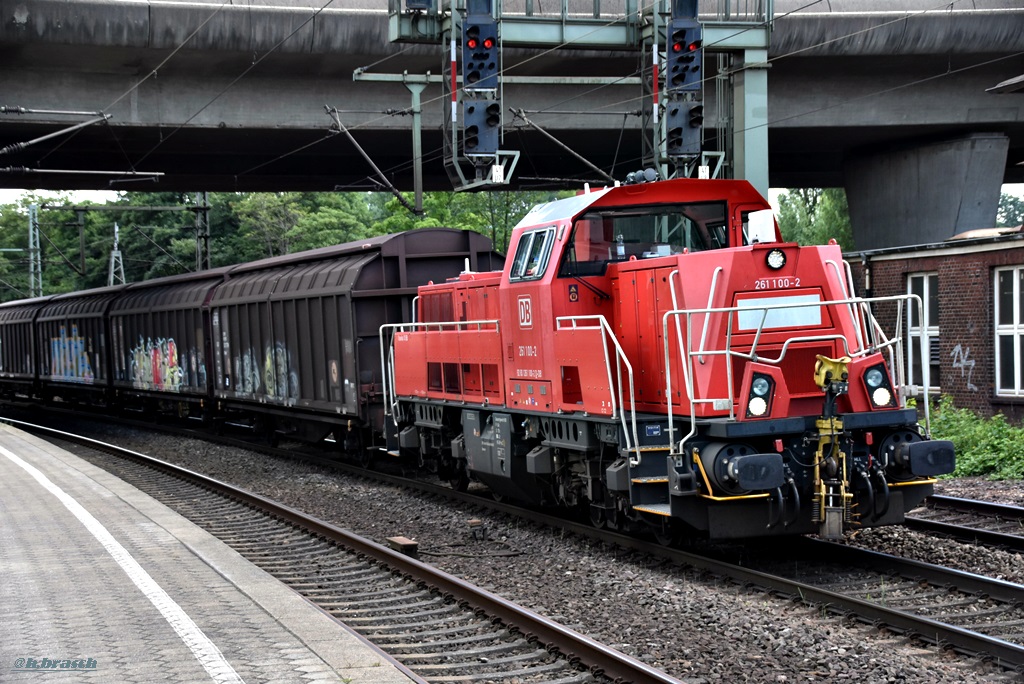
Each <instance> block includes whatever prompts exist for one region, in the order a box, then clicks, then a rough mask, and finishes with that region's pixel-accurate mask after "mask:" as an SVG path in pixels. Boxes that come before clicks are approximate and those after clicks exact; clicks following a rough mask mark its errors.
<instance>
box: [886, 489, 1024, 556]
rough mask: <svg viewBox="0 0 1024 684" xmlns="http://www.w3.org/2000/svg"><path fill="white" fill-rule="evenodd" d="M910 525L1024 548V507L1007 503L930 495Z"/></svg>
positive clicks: (909, 520)
mask: <svg viewBox="0 0 1024 684" xmlns="http://www.w3.org/2000/svg"><path fill="white" fill-rule="evenodd" d="M906 525H907V527H909V528H910V529H914V530H920V531H923V532H928V533H934V534H943V535H946V536H949V537H953V538H955V539H960V540H963V541H966V542H974V543H981V544H986V545H988V546H995V547H999V548H1004V549H1008V550H1011V551H1016V552H1024V508H1018V507H1016V506H1007V505H1004V504H996V503H990V502H987V501H975V500H973V499H958V498H954V497H949V496H930V497H928V499H927V500H926V501H925V507H924V508H920V509H918V510H916V511H914V513H913V515H911V516H908V517H907V522H906Z"/></svg>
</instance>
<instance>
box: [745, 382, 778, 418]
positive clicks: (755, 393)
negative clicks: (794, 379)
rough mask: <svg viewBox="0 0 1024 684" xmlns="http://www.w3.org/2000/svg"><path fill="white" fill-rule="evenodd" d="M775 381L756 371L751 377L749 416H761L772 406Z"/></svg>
mask: <svg viewBox="0 0 1024 684" xmlns="http://www.w3.org/2000/svg"><path fill="white" fill-rule="evenodd" d="M774 387H775V381H774V380H772V378H771V377H770V376H767V375H762V374H760V373H754V377H752V378H751V379H750V394H749V395H748V396H747V418H760V417H762V416H764V415H767V413H768V410H769V409H770V408H771V400H772V392H773V389H774Z"/></svg>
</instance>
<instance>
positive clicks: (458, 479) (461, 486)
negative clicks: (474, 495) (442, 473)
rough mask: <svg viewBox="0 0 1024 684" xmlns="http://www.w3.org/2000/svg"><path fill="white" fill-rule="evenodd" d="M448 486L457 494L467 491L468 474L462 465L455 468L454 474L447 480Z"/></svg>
mask: <svg viewBox="0 0 1024 684" xmlns="http://www.w3.org/2000/svg"><path fill="white" fill-rule="evenodd" d="M448 485H449V486H450V487H451V488H452V489H454V490H455V491H457V492H464V491H466V490H467V489H469V473H468V472H466V468H465V465H464V464H461V463H460V464H459V465H457V466H456V467H455V472H454V473H452V475H451V476H450V477H449V478H448Z"/></svg>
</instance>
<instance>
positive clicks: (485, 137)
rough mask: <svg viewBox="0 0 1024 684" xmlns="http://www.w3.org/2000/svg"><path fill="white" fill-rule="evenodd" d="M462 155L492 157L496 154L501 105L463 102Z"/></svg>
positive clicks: (472, 101)
mask: <svg viewBox="0 0 1024 684" xmlns="http://www.w3.org/2000/svg"><path fill="white" fill-rule="evenodd" d="M462 108H463V117H462V121H463V131H462V153H463V154H464V155H466V156H480V157H493V156H494V155H495V154H497V153H498V133H499V132H500V131H501V103H500V102H498V101H497V100H483V99H480V100H469V99H467V100H463V101H462Z"/></svg>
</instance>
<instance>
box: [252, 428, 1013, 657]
mask: <svg viewBox="0 0 1024 684" xmlns="http://www.w3.org/2000/svg"><path fill="white" fill-rule="evenodd" d="M249 448H252V447H251V445H250V447H249ZM342 469H346V468H345V467H342ZM352 470H353V472H357V473H358V474H359V475H361V476H363V477H367V476H370V477H373V478H375V479H377V480H381V481H383V482H387V483H391V484H397V485H400V486H403V487H412V488H416V489H417V490H420V491H425V492H428V493H433V494H435V495H437V496H440V497H444V498H446V499H453V498H454V499H458V500H462V501H465V502H468V503H471V504H474V505H482V501H481V499H480V498H479V497H478V496H473V495H472V494H460V493H458V492H454V491H453V490H451V489H450V488H448V487H445V486H441V485H433V484H430V483H424V482H420V481H410V480H408V479H406V478H402V477H400V476H395V475H388V474H384V473H367V472H366V471H358V470H356V469H352ZM486 505H487V506H488V507H489V508H491V509H492V510H495V511H498V512H502V513H507V514H509V515H514V516H517V517H519V518H526V519H530V520H533V521H534V522H536V523H538V524H540V525H555V526H558V527H560V528H562V529H564V530H566V531H569V532H572V533H575V534H578V535H580V536H583V537H588V538H591V539H596V540H600V541H603V542H606V543H609V544H613V545H615V546H618V547H622V548H631V549H635V550H637V551H638V552H641V553H644V554H650V555H655V556H660V557H663V558H666V559H668V560H671V561H673V562H675V563H678V564H680V565H683V566H688V567H691V568H697V569H699V570H702V571H706V572H708V573H711V574H713V575H715V576H718V577H725V578H729V579H730V580H732V581H734V582H737V583H741V584H743V585H746V586H750V587H756V588H760V589H762V590H764V591H769V592H772V593H775V594H781V595H785V596H789V597H792V598H794V599H797V600H800V601H803V602H805V603H810V604H815V605H819V606H821V607H822V610H823V611H826V612H832V613H836V614H842V615H850V616H854V617H856V618H857V619H858V620H860V621H862V622H865V623H869V624H875V625H885V626H887V627H888V628H890V629H892V630H894V631H899V632H904V633H907V634H909V635H914V636H917V637H919V638H920V639H921V640H923V641H926V642H929V643H933V644H940V645H941V646H943V647H948V648H951V649H954V650H956V651H958V652H961V653H964V654H969V655H979V656H982V657H984V658H988V659H991V660H994V661H995V662H997V663H998V664H999V665H1000V666H1001V667H1003V668H1005V669H1008V670H1014V669H1016V670H1018V671H1024V670H1022V668H1024V614H1022V613H1021V608H1020V606H1021V605H1024V587H1021V586H1019V585H1015V584H1010V583H1006V582H1000V581H998V580H990V579H988V578H984V577H979V576H976V575H970V574H968V573H962V572H957V571H955V570H948V569H945V568H939V567H937V566H931V565H928V564H925V563H917V562H914V561H908V560H905V559H900V558H896V557H893V556H887V555H885V554H878V553H873V552H868V551H863V550H860V549H856V548H851V547H846V546H842V545H839V544H834V543H826V542H816V541H814V540H809V539H803V538H799V539H797V540H795V543H794V545H787V546H786V547H785V548H784V549H782V550H781V551H780V550H779V548H776V549H775V550H774V551H773V552H772V554H771V557H770V558H769V559H767V560H764V559H761V560H758V559H753V560H752V559H751V558H750V557H749V555H747V556H744V557H743V558H742V559H741V562H742V565H739V564H737V563H735V562H728V561H730V560H733V561H735V560H736V559H735V558H733V559H729V558H723V557H718V558H716V557H713V556H712V555H708V554H706V553H691V552H686V551H680V550H675V549H666V548H663V547H659V546H658V545H656V544H652V543H650V542H648V541H645V540H642V539H636V538H634V537H630V536H626V535H622V534H618V533H615V532H610V531H607V530H596V529H594V528H592V527H590V526H588V525H585V524H578V523H573V522H570V521H566V520H564V519H555V518H552V516H549V515H546V514H544V513H541V512H536V511H527V510H524V509H522V508H519V507H516V506H510V505H507V504H498V503H493V502H487V503H486ZM779 558H785V559H786V560H784V561H779V560H778V559H779ZM823 559H828V560H827V561H826V560H823ZM346 621H348V620H347V619H346ZM405 634H407V635H408V634H410V632H406V633H405ZM399 638H407V637H401V636H400V637H399ZM406 643H412V642H410V641H407V642H406Z"/></svg>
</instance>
